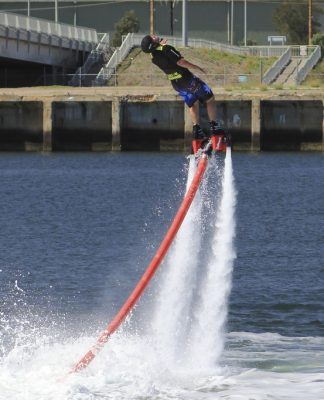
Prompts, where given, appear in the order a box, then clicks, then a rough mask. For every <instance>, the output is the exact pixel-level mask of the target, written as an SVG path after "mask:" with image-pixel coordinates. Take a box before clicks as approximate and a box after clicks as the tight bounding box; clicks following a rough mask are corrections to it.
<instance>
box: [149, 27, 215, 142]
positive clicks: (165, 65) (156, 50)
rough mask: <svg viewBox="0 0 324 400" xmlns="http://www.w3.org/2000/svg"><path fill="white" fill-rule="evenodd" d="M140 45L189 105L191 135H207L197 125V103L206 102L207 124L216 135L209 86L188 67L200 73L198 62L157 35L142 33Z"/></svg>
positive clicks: (202, 137)
mask: <svg viewBox="0 0 324 400" xmlns="http://www.w3.org/2000/svg"><path fill="white" fill-rule="evenodd" d="M141 48H142V50H143V51H144V52H145V53H151V57H152V63H153V64H155V65H157V66H158V67H159V68H160V69H161V70H162V71H163V72H164V73H166V75H167V76H168V78H169V80H170V81H171V84H172V86H173V88H174V89H175V90H176V91H177V92H178V93H179V95H180V96H181V97H182V98H183V99H184V101H185V103H186V104H187V106H188V107H189V112H190V116H191V120H192V123H193V129H192V134H193V138H194V139H204V138H206V136H208V135H206V134H205V132H204V131H203V130H202V129H201V127H200V125H199V102H200V103H202V104H206V108H207V113H208V117H209V125H210V129H209V135H213V134H217V131H218V130H219V129H220V127H219V124H218V123H217V122H216V104H215V98H214V94H213V92H212V90H211V89H210V87H209V86H208V85H207V84H206V83H205V82H203V81H202V80H201V79H199V78H198V77H197V76H195V75H194V74H192V73H191V72H190V71H189V69H188V68H191V69H193V70H195V71H198V72H202V73H203V74H204V73H205V71H204V70H203V69H202V68H200V67H199V66H198V65H195V64H192V63H191V62H189V61H187V60H186V59H185V58H183V57H182V56H181V54H180V53H179V51H178V50H176V49H175V48H174V47H172V46H170V45H167V44H166V40H163V39H160V38H159V37H158V36H155V35H147V36H144V38H143V39H142V43H141Z"/></svg>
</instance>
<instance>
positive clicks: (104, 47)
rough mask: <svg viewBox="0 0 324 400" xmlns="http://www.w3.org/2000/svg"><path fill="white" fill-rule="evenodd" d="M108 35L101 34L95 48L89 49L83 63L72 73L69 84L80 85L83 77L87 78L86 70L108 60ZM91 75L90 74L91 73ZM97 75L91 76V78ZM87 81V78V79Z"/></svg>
mask: <svg viewBox="0 0 324 400" xmlns="http://www.w3.org/2000/svg"><path fill="white" fill-rule="evenodd" d="M109 43H110V36H109V33H105V34H103V35H102V36H101V39H100V41H99V43H98V45H97V47H96V48H95V49H93V50H92V51H91V53H90V54H89V55H88V57H87V59H86V61H85V63H84V64H83V65H82V66H81V67H79V68H78V69H77V70H76V72H75V74H74V75H73V77H72V79H71V80H70V81H69V85H71V86H82V84H83V81H84V79H85V78H89V76H90V75H89V74H88V72H89V71H90V70H91V68H92V67H93V66H94V65H95V64H99V63H100V64H101V65H102V64H103V63H105V62H108V59H109V56H110V55H111V53H110V51H111V49H110V46H109ZM91 75H92V74H91ZM96 76H97V74H95V76H94V77H93V79H94V78H95V77H96ZM87 81H88V79H87Z"/></svg>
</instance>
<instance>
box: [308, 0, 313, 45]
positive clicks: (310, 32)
mask: <svg viewBox="0 0 324 400" xmlns="http://www.w3.org/2000/svg"><path fill="white" fill-rule="evenodd" d="M312 14H313V0H308V45H309V46H310V45H311V44H312V36H313V26H312V25H313V15H312Z"/></svg>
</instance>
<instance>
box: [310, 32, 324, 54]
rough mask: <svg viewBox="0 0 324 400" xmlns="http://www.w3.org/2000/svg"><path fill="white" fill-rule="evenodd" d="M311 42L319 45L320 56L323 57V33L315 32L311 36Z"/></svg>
mask: <svg viewBox="0 0 324 400" xmlns="http://www.w3.org/2000/svg"><path fill="white" fill-rule="evenodd" d="M312 44H317V45H318V46H320V47H321V58H324V33H315V35H314V36H313V37H312Z"/></svg>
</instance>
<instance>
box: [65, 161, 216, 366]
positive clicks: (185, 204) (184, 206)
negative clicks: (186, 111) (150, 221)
mask: <svg viewBox="0 0 324 400" xmlns="http://www.w3.org/2000/svg"><path fill="white" fill-rule="evenodd" d="M207 161H208V158H207V155H206V154H203V155H202V157H201V159H200V161H199V164H198V167H197V170H196V174H195V176H194V178H193V180H192V182H191V185H190V187H189V189H188V191H187V193H186V195H185V197H184V199H183V200H182V203H181V205H180V208H179V210H178V212H177V214H176V216H175V217H174V220H173V222H172V224H171V226H170V228H169V230H168V232H167V234H166V235H165V237H164V239H163V241H162V243H161V244H160V247H159V248H158V250H157V252H156V254H155V256H154V257H153V259H152V261H151V263H150V264H149V266H148V267H147V269H146V271H145V273H144V274H143V276H142V278H141V279H140V281H139V282H138V284H137V285H136V287H135V289H134V290H133V292H132V293H131V295H130V296H129V297H128V299H127V300H126V302H125V303H124V305H123V306H122V307H121V309H120V310H119V312H118V313H117V314H116V316H115V318H114V319H113V320H112V321H111V322H110V324H109V325H108V326H107V327H106V329H105V330H104V331H103V333H102V334H101V336H100V337H99V338H98V340H97V343H96V344H95V345H94V346H93V347H92V348H91V349H90V350H89V351H88V352H87V353H86V354H85V355H84V356H83V357H82V358H81V360H80V361H79V362H78V363H77V364H76V365H75V366H74V367H73V368H72V369H71V371H70V373H72V372H78V371H80V370H81V369H83V368H85V367H87V366H88V365H89V364H90V362H91V361H92V360H93V359H94V358H95V356H96V354H97V353H98V352H99V351H100V350H101V348H102V347H103V346H104V344H105V343H106V342H107V341H108V339H109V337H110V336H111V335H112V334H113V333H114V332H115V331H116V329H117V328H118V327H119V326H120V324H121V323H122V322H123V320H124V319H125V317H126V316H127V315H128V313H129V312H130V311H131V309H132V308H133V306H134V305H135V303H136V302H137V300H138V299H139V297H140V296H141V294H142V293H143V291H144V289H145V288H146V286H147V285H148V283H149V282H150V280H151V279H152V277H153V275H154V273H155V271H156V270H157V268H158V266H159V265H160V263H161V261H162V260H163V258H164V256H165V254H166V252H167V251H168V249H169V247H170V245H171V243H172V241H173V240H174V238H175V236H176V234H177V232H178V230H179V228H180V226H181V224H182V222H183V220H184V218H185V216H186V214H187V212H188V210H189V207H190V205H191V203H192V201H193V199H194V197H195V195H196V193H197V190H198V187H199V184H200V182H201V180H202V177H203V175H204V172H205V170H206V166H207Z"/></svg>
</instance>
